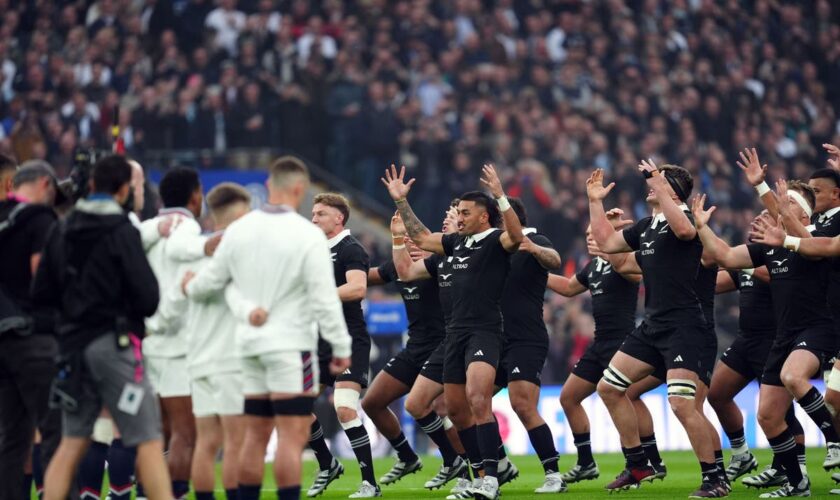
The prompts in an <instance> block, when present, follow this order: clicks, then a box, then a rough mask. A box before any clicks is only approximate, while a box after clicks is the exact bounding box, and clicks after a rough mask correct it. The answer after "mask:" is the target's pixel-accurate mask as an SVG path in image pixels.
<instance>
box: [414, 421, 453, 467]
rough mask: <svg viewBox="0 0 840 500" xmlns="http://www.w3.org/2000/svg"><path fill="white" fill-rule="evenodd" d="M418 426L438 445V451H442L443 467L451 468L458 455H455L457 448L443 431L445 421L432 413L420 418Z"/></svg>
mask: <svg viewBox="0 0 840 500" xmlns="http://www.w3.org/2000/svg"><path fill="white" fill-rule="evenodd" d="M417 425H419V426H420V428H421V429H423V432H425V433H426V435H427V436H429V439H431V440H432V442H434V443H435V444H436V445H437V447H438V450H440V456H441V457H442V458H443V465H444V466H445V467H449V466H451V465H452V464H453V463H454V462H455V457H456V456H458V455H457V454H456V453H455V448H453V447H452V443H451V442H449V437H448V436H447V435H446V431H445V430H444V429H443V419H442V418H440V417H439V416H438V414H437V413H435V412H434V411H431V412H429V414H428V415H426V416H425V417H420V418H418V419H417Z"/></svg>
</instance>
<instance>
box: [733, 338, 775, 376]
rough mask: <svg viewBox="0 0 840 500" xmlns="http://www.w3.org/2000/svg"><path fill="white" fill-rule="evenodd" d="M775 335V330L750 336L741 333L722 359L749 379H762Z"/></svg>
mask: <svg viewBox="0 0 840 500" xmlns="http://www.w3.org/2000/svg"><path fill="white" fill-rule="evenodd" d="M774 336H775V332H767V333H766V334H761V335H758V334H751V335H750V336H749V337H745V336H744V335H743V334H739V335H738V336H737V337H736V338H735V341H734V342H732V345H730V346H729V348H728V349H727V350H726V351H724V352H723V355H721V357H720V361H721V363H723V364H725V365H726V366H728V367H729V368H732V369H733V370H734V371H736V372H737V373H738V374H739V375H741V376H742V377H744V378H745V379H747V380H748V381H750V380H753V379H757V380H761V374H762V373H764V366H765V365H766V364H767V355H768V354H770V348H771V347H772V346H773V337H774Z"/></svg>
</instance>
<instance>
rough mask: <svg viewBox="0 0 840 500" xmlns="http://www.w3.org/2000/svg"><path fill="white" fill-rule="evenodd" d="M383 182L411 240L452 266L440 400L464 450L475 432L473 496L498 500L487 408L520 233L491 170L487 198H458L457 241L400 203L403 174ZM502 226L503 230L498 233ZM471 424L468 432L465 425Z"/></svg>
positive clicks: (493, 430) (493, 428) (487, 169)
mask: <svg viewBox="0 0 840 500" xmlns="http://www.w3.org/2000/svg"><path fill="white" fill-rule="evenodd" d="M385 177H386V178H384V179H382V182H383V183H384V184H385V185H386V186H387V187H388V192H389V194H390V195H391V198H392V199H393V200H394V202H395V203H396V205H397V209H398V210H399V212H400V215H401V217H402V220H403V223H404V224H405V228H406V233H407V234H408V236H409V237H410V238H411V239H412V241H414V242H415V243H416V244H417V246H419V247H420V248H422V249H424V250H426V251H430V252H434V253H438V254H442V255H447V256H450V257H453V259H454V260H453V264H452V271H453V277H452V279H453V284H452V321H451V322H450V325H449V326H450V335H449V336H448V337H447V347H446V354H445V361H444V397H445V399H446V406H447V411H448V412H449V414H450V415H449V416H450V418H452V421H453V422H454V423H455V426H456V427H458V429H459V431H460V433H461V434H460V436H461V441H462V442H463V443H464V446H465V448H467V451H468V452H469V450H470V445H469V444H468V441H469V439H470V437H469V436H468V434H470V433H474V435H475V436H476V441H477V442H478V449H479V450H480V454H481V460H482V463H483V465H484V473H485V474H484V477H483V478H481V479H480V480H476V481H475V483H474V485H473V489H472V492H473V493H474V494H475V495H477V496H481V497H484V498H488V499H491V500H492V499H494V498H496V497H497V496H498V495H499V488H498V478H497V474H498V458H499V446H500V445H501V443H500V442H499V430H498V424H497V423H496V421H495V418H494V417H493V411H492V408H491V401H492V397H493V382H494V380H495V378H496V367H497V366H498V363H499V353H500V350H501V340H502V327H503V322H502V313H501V296H502V292H503V289H504V284H505V280H506V279H507V275H508V271H509V269H510V254H511V253H513V252H516V251H517V250H518V248H519V244H520V243H521V242H522V239H523V234H522V226H521V225H520V223H519V218H518V217H517V216H516V213H515V212H514V211H513V210H512V209H511V207H510V202H508V200H507V198H506V197H505V195H504V190H503V189H502V184H501V181H499V178H498V176H497V175H496V171H495V169H494V168H493V167H492V166H489V165H485V166H484V168H483V176H482V179H481V181H482V183H483V184H484V186H486V187H487V188H488V189H489V190H490V192H491V193H492V195H493V197H492V198H491V197H490V196H488V195H487V194H485V193H481V192H470V193H465V194H464V195H463V196H461V202H460V203H459V205H458V234H449V235H443V234H441V233H432V232H431V231H429V230H428V229H427V228H426V227H425V226H424V225H423V224H422V223H421V222H420V221H419V220H418V219H417V216H416V215H415V214H414V211H413V210H412V209H411V206H410V205H409V204H408V201H407V200H406V196H407V195H408V192H409V190H410V189H411V185H412V184H413V183H414V179H411V180H409V181H408V182H407V183H406V182H404V177H405V168H402V169H401V170H400V171H399V173H398V172H397V169H396V167H394V166H391V169H390V170H387V171H386V172H385ZM494 198H495V199H494ZM502 219H504V224H505V228H506V230H505V231H501V230H499V229H498V228H497V227H498V225H499V224H500V223H501V222H502ZM472 419H474V420H475V425H474V426H472V425H470V423H471V422H470V421H471V420H472ZM466 425H468V426H469V427H466ZM473 429H474V430H473ZM465 436H466V439H465Z"/></svg>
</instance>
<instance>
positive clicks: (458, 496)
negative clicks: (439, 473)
mask: <svg viewBox="0 0 840 500" xmlns="http://www.w3.org/2000/svg"><path fill="white" fill-rule="evenodd" d="M480 486H481V478H478V479H476V480H474V481H470V480H469V479H464V478H463V477H459V478H458V484H456V485H455V487H454V488H452V491H451V492H450V493H451V494H450V495H448V496H447V497H446V500H465V499H467V498H473V490H474V489H476V488H478V487H480Z"/></svg>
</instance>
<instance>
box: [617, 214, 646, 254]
mask: <svg viewBox="0 0 840 500" xmlns="http://www.w3.org/2000/svg"><path fill="white" fill-rule="evenodd" d="M649 226H650V217H645V218H644V219H642V220H640V221H639V222H637V223H635V224H633V225H632V226H630V227H628V228H627V229H625V230H623V231H622V232H621V234H622V235H623V236H624V241H626V242H627V245H628V246H630V248H632V249H633V250H638V249H639V247H641V245H642V244H641V239H642V233H643V232H645V229H647V228H648V227H649Z"/></svg>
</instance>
